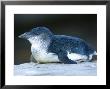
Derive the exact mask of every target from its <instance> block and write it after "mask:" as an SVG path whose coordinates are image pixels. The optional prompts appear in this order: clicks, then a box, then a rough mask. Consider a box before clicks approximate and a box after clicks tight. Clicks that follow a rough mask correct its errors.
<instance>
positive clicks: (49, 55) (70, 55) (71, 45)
mask: <svg viewBox="0 0 110 89" xmlns="http://www.w3.org/2000/svg"><path fill="white" fill-rule="evenodd" d="M18 37H19V38H24V39H26V40H28V41H29V42H30V43H31V53H32V55H31V56H32V59H34V60H35V61H36V62H37V63H57V62H60V63H64V64H77V63H78V62H77V61H78V60H83V61H91V60H92V57H93V55H96V54H97V53H96V51H95V50H94V49H93V48H92V47H90V46H89V45H88V44H87V42H85V41H84V40H82V39H80V38H77V37H73V36H66V35H54V34H53V33H52V32H51V31H50V29H49V28H47V27H43V26H40V27H36V28H33V29H32V30H31V31H29V32H25V33H23V34H21V35H20V36H18Z"/></svg>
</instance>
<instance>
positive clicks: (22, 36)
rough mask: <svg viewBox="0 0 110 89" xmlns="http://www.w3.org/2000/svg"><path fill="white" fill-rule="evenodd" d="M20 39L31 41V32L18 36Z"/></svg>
mask: <svg viewBox="0 0 110 89" xmlns="http://www.w3.org/2000/svg"><path fill="white" fill-rule="evenodd" d="M18 37H19V38H23V39H29V37H30V32H25V33H24V34H21V35H19V36H18Z"/></svg>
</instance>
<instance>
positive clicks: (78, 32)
mask: <svg viewBox="0 0 110 89" xmlns="http://www.w3.org/2000/svg"><path fill="white" fill-rule="evenodd" d="M37 26H46V27H48V28H49V29H50V30H51V31H52V32H53V33H54V34H60V35H70V36H76V37H79V38H81V39H84V40H85V41H86V42H87V43H89V44H90V45H91V46H92V47H93V48H94V49H95V50H97V15H96V14H15V15H14V63H15V64H21V63H25V62H29V58H30V55H31V51H30V50H31V44H30V43H29V42H28V41H27V40H24V39H20V38H18V36H19V35H21V34H23V33H24V32H26V31H30V30H31V29H32V28H34V27H37Z"/></svg>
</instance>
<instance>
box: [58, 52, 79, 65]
mask: <svg viewBox="0 0 110 89" xmlns="http://www.w3.org/2000/svg"><path fill="white" fill-rule="evenodd" d="M58 58H59V60H60V61H61V62H63V63H64V64H77V62H75V61H73V60H70V59H69V58H68V57H67V54H66V52H60V53H59V54H58Z"/></svg>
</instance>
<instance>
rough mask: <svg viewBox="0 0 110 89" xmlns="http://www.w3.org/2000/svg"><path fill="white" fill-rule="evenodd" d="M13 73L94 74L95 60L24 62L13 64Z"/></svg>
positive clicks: (24, 74)
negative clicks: (47, 62)
mask: <svg viewBox="0 0 110 89" xmlns="http://www.w3.org/2000/svg"><path fill="white" fill-rule="evenodd" d="M14 75H22V76H96V75H97V65H96V62H83V63H79V64H60V63H49V64H36V63H32V62H31V63H24V64H20V65H14Z"/></svg>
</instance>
